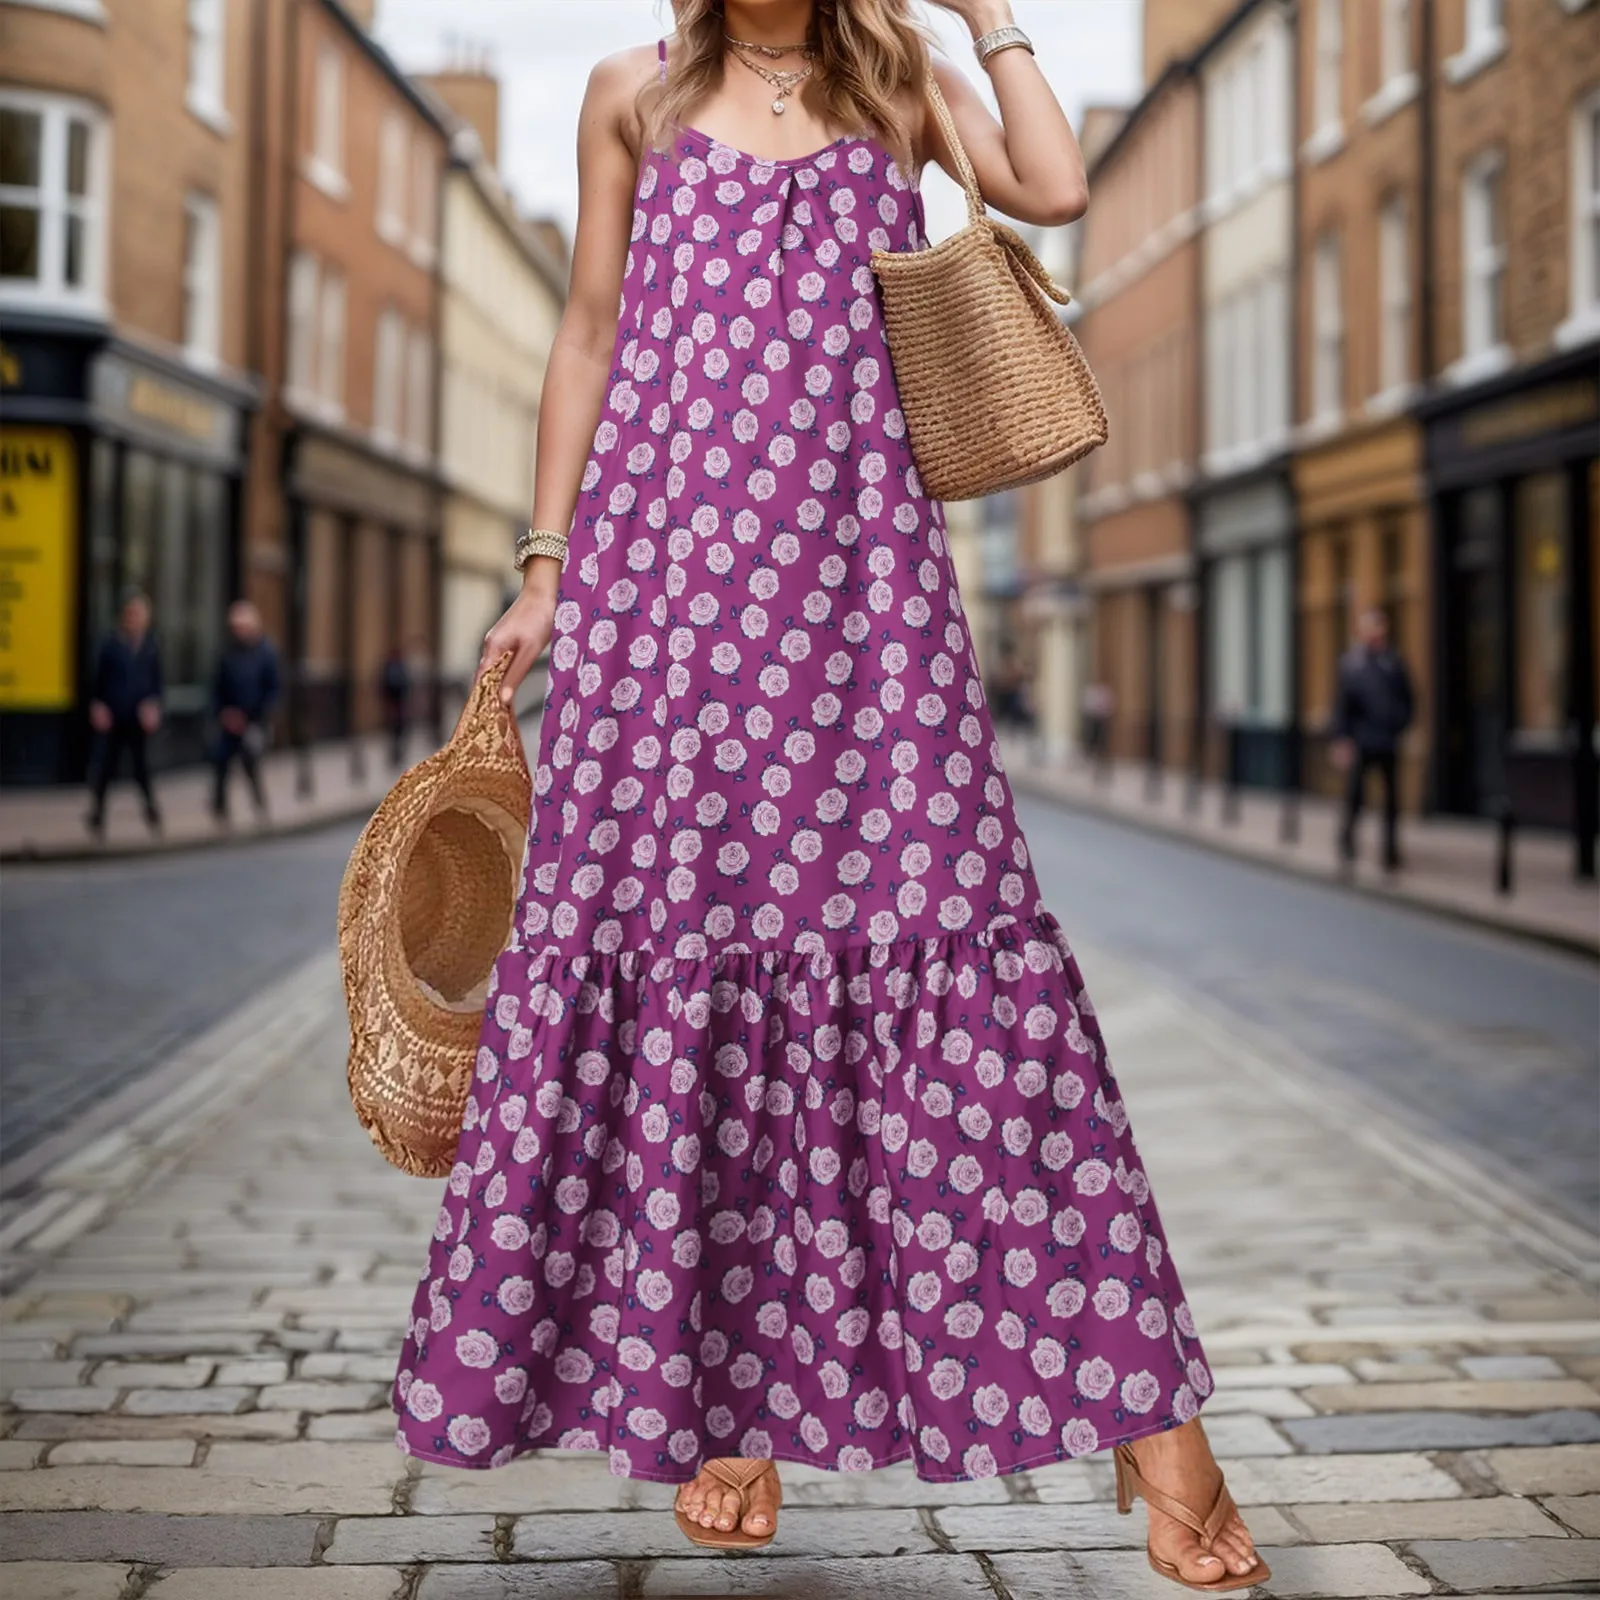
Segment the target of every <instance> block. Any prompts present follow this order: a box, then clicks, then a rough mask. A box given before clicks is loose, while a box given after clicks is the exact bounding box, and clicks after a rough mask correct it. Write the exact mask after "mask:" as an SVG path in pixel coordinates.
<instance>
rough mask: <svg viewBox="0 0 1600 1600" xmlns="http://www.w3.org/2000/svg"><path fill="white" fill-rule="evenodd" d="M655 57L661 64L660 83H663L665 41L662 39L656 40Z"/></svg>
mask: <svg viewBox="0 0 1600 1600" xmlns="http://www.w3.org/2000/svg"><path fill="white" fill-rule="evenodd" d="M656 57H657V59H658V60H659V61H660V62H661V81H662V82H663V83H665V82H666V81H667V41H666V40H665V39H664V38H662V39H657V40H656Z"/></svg>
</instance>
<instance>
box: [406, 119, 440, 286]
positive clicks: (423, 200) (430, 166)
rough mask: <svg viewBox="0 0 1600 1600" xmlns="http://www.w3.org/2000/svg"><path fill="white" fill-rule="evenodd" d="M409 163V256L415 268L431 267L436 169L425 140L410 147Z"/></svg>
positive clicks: (436, 211)
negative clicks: (410, 165)
mask: <svg viewBox="0 0 1600 1600" xmlns="http://www.w3.org/2000/svg"><path fill="white" fill-rule="evenodd" d="M411 161H412V167H411V230H412V231H411V245H412V249H411V253H412V256H413V257H414V258H415V259H416V261H417V262H418V264H419V265H421V266H431V265H432V263H433V250H434V237H433V236H434V231H435V225H436V219H437V216H438V202H437V192H438V184H439V168H438V166H437V164H436V163H435V161H434V159H433V151H432V150H430V149H429V148H428V141H427V140H426V139H418V140H417V142H416V144H415V145H414V146H413V147H412V156H411Z"/></svg>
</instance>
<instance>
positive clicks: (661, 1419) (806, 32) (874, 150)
mask: <svg viewBox="0 0 1600 1600" xmlns="http://www.w3.org/2000/svg"><path fill="white" fill-rule="evenodd" d="M943 3H944V4H945V5H946V7H947V9H949V10H951V11H953V12H956V13H957V14H959V15H960V16H961V17H962V19H963V20H964V21H965V22H966V23H967V24H968V25H969V27H970V28H971V31H972V33H973V36H974V39H975V41H976V42H978V43H979V44H980V46H981V47H982V48H983V49H984V50H986V51H987V50H988V49H990V48H992V47H995V46H997V45H1006V44H1008V41H1009V40H1010V36H1009V35H1003V36H1001V37H1000V38H995V37H991V36H992V35H993V34H994V33H995V30H997V29H1002V28H1005V27H1006V26H1007V25H1008V24H1010V22H1011V18H1010V14H1009V8H1008V6H1007V5H1006V4H1004V3H1003V0H943ZM675 11H676V22H677V32H676V34H675V35H674V36H673V38H672V39H671V40H670V41H661V42H660V43H659V45H658V46H648V47H645V48H643V49H640V50H632V51H625V52H623V53H622V54H620V55H618V56H614V57H612V58H611V59H609V60H606V61H604V62H602V63H601V64H600V65H599V66H598V67H597V68H596V69H595V71H594V73H593V75H592V77H591V79H590V82H589V86H588V90H587V94H586V96H585V100H584V105H583V112H582V120H581V125H580V130H579V141H578V162H579V175H580V184H581V204H580V210H579V219H578V229H577V237H576V245H575V252H574V260H573V271H572V291H571V299H570V301H569V303H568V306H567V310H566V313H565V316H564V318H563V321H562V325H561V331H560V334H559V336H558V338H557V340H556V342H555V347H554V349H553V351H552V355H551V360H550V368H549V374H548V377H547V379H546V386H545V393H544V399H543V404H542V406H541V410H540V431H539V458H538V460H539V464H538V480H537V484H536V493H535V504H534V529H533V530H530V533H529V534H528V535H525V536H524V545H523V550H522V554H523V555H525V556H526V557H527V559H526V565H525V567H524V578H523V588H522V592H521V593H520V595H519V596H518V597H517V599H516V600H515V602H514V603H513V604H512V605H511V607H510V608H509V610H508V611H507V612H506V614H505V615H504V616H503V617H502V618H501V620H500V621H499V622H498V623H496V625H495V626H494V627H493V628H492V629H491V630H490V632H489V634H488V637H487V638H486V640H485V643H484V650H483V663H482V665H483V666H487V665H488V664H489V663H490V662H492V661H496V660H499V659H501V658H502V657H504V656H506V655H507V654H509V656H510V665H509V669H508V671H507V675H506V680H505V689H504V693H505V695H506V697H507V699H508V700H509V697H510V695H511V693H512V691H513V689H514V688H515V685H516V684H517V682H518V681H519V680H520V679H521V678H522V676H523V675H524V674H525V673H526V671H527V669H528V667H529V665H530V664H531V663H532V662H533V661H534V659H535V658H536V657H537V656H538V655H539V653H540V652H541V651H542V650H543V649H544V648H545V646H546V644H547V643H550V644H551V654H550V661H551V670H550V692H549V699H548V702H547V705H546V710H545V714H544V718H543V725H542V729H541V733H540V739H539V749H538V755H537V759H536V762H535V767H534V807H533V816H532V822H531V826H530V833H529V842H528V852H527V857H526V862H525V866H524V875H523V884H522V894H521V898H520V901H519V904H518V909H517V915H516V922H515V928H514V931H513V934H512V938H511V941H510V946H509V948H508V949H507V950H506V951H505V953H504V954H503V955H502V956H501V958H500V960H499V962H498V964H497V966H496V969H495V973H494V977H493V979H492V986H491V993H490V996H489V1000H488V1004H487V1007H486V1014H485V1017H484V1025H483V1033H482V1039H481V1044H480V1048H479V1054H478V1070H477V1082H476V1083H475V1084H474V1086H473V1087H474V1094H473V1097H472V1099H471V1100H470V1101H469V1103H468V1107H467V1115H466V1121H465V1131H464V1133H463V1136H462V1141H461V1146H460V1151H459V1157H458V1162H457V1165H456V1168H455V1171H454V1173H453V1174H452V1177H451V1179H450V1181H449V1185H448V1191H447V1194H446V1197H445V1203H444V1206H443V1208H442V1210H441V1212H440V1216H439V1221H438V1225H437V1228H436V1231H435V1239H434V1244H433V1247H432V1250H431V1253H430V1258H429V1262H428V1265H427V1269H426V1271H425V1273H424V1276H423V1279H422V1283H421V1285H420V1286H419V1289H418V1293H417V1301H416V1307H415V1315H414V1317H413V1323H412V1331H411V1334H410V1336H409V1337H408V1339H407V1342H406V1346H405V1349H404V1352H403V1354H402V1358H401V1367H400V1372H399V1376H398V1379H397V1384H396V1406H397V1409H398V1411H399V1413H400V1417H401V1428H400V1435H399V1438H400V1442H401V1444H402V1446H403V1447H404V1448H406V1449H408V1450H410V1451H411V1452H412V1453H413V1454H416V1455H418V1456H421V1457H425V1458H427V1459H429V1460H434V1461H442V1462H448V1463H451V1464H453V1465H457V1466H493V1465H498V1464H500V1463H502V1462H504V1461H508V1460H510V1459H511V1458H512V1457H514V1456H516V1455H518V1454H520V1453H521V1452H523V1451H525V1450H529V1449H536V1448H567V1449H573V1448H577V1449H602V1448H603V1449H607V1450H608V1451H609V1452H610V1458H611V1463H612V1467H613V1470H614V1471H616V1472H618V1473H621V1474H625V1475H632V1476H636V1477H643V1478H652V1479H657V1480H661V1481H667V1482H676V1483H680V1484H684V1485H685V1487H683V1488H682V1489H681V1490H680V1493H679V1497H678V1501H677V1513H678V1519H679V1523H680V1525H681V1526H682V1527H683V1528H684V1530H685V1532H686V1533H688V1534H689V1536H690V1537H691V1538H693V1539H695V1540H696V1541H697V1542H700V1543H705V1544H711V1545H715V1546H719V1547H730V1546H733V1545H747V1544H760V1543H765V1542H767V1541H768V1540H769V1539H770V1538H771V1537H772V1535H773V1532H774V1530H775V1527H776V1522H777V1512H778V1505H779V1499H780V1489H779V1483H778V1477H777V1473H776V1471H775V1470H774V1468H773V1465H772V1464H773V1462H775V1461H778V1460H787V1461H802V1462H809V1463H811V1464H813V1465H818V1466H825V1467H836V1468H843V1469H864V1468H868V1467H872V1466H880V1465H884V1464H886V1463H888V1462H892V1461H899V1460H905V1459H908V1458H909V1459H911V1460H912V1461H914V1462H915V1464H916V1468H917V1470H918V1472H919V1473H920V1474H921V1475H922V1476H924V1477H927V1478H930V1479H936V1480H946V1481H951V1480H959V1479H964V1478H969V1477H980V1476H987V1475H990V1474H994V1473H997V1472H1012V1471H1017V1470H1020V1469H1023V1468H1026V1467H1029V1466H1033V1465H1038V1464H1041V1463H1046V1462H1050V1461H1055V1460H1058V1459H1061V1458H1063V1457H1066V1456H1069V1455H1080V1454H1083V1453H1086V1452H1088V1451H1092V1450H1096V1449H1104V1448H1106V1447H1108V1446H1113V1445H1118V1446H1130V1445H1131V1447H1132V1448H1131V1450H1129V1449H1124V1450H1122V1451H1120V1452H1119V1454H1118V1457H1117V1460H1118V1476H1119V1488H1120V1489H1121V1490H1122V1491H1123V1496H1122V1497H1123V1498H1124V1500H1126V1499H1127V1498H1128V1497H1129V1496H1131V1495H1132V1494H1133V1493H1135V1492H1140V1491H1144V1492H1146V1497H1147V1499H1150V1498H1152V1497H1153V1498H1154V1501H1155V1504H1154V1505H1152V1507H1151V1511H1150V1519H1151V1526H1150V1545H1151V1551H1152V1559H1153V1560H1155V1561H1156V1562H1157V1563H1158V1564H1159V1566H1160V1570H1163V1571H1165V1572H1167V1573H1168V1574H1169V1575H1170V1576H1173V1577H1176V1578H1178V1579H1179V1580H1180V1581H1184V1582H1187V1583H1189V1584H1191V1585H1204V1586H1208V1587H1219V1588H1220V1587H1230V1588H1233V1587H1241V1586H1243V1585H1244V1584H1245V1583H1248V1582H1251V1581H1259V1580H1260V1579H1261V1578H1262V1577H1263V1576H1265V1568H1264V1566H1262V1565H1261V1564H1260V1563H1258V1562H1257V1561H1256V1558H1255V1555H1254V1552H1253V1549H1252V1546H1251V1543H1250V1539H1249V1536H1248V1534H1247V1533H1246V1532H1245V1529H1244V1527H1243V1525H1242V1523H1241V1522H1240V1521H1239V1519H1238V1516H1237V1514H1236V1513H1235V1512H1234V1511H1233V1509H1232V1503H1231V1501H1229V1500H1227V1498H1226V1492H1225V1491H1224V1490H1223V1489H1222V1486H1221V1478H1220V1475H1219V1473H1218V1471H1217V1469H1216V1466H1215V1464H1214V1463H1213V1461H1212V1459H1211V1454H1210V1451H1209V1449H1208V1447H1207V1445H1206V1442H1205V1437H1204V1434H1203V1433H1202V1432H1201V1430H1200V1427H1199V1424H1198V1422H1197V1421H1196V1420H1195V1413H1196V1412H1197V1410H1198V1407H1199V1404H1200V1401H1201V1399H1202V1398H1203V1397H1204V1396H1205V1395H1206V1394H1207V1393H1209V1392H1210V1376H1209V1373H1208V1371H1207V1369H1206V1366H1205V1361H1204V1357H1203V1354H1202V1352H1201V1349H1200V1345H1199V1343H1198V1341H1197V1339H1196V1338H1195V1336H1194V1331H1193V1323H1192V1321H1191V1320H1190V1317H1189V1312H1188V1309H1187V1307H1186V1306H1185V1305H1184V1303H1183V1297H1182V1291H1181V1288H1180V1286H1179V1283H1178V1279H1177V1276H1176V1274H1175V1273H1174V1271H1173V1269H1172V1266H1171V1264H1170V1262H1169V1261H1168V1259H1167V1256H1166V1253H1165V1248H1164V1244H1163V1240H1162V1235H1161V1231H1160V1224H1159V1220H1158V1218H1157V1214H1156V1210H1155V1206H1154V1204H1153V1202H1152V1201H1151V1199H1150V1196H1149V1188H1148V1185H1147V1183H1146V1181H1145V1179H1144V1176H1143V1174H1142V1172H1141V1171H1140V1168H1139V1164H1138V1157H1137V1153H1136V1151H1135V1149H1134V1146H1133V1143H1132V1141H1131V1138H1130V1137H1129V1135H1128V1131H1127V1118H1126V1115H1125V1113H1124V1111H1123V1109H1122V1106H1121V1103H1120V1100H1119V1098H1118V1096H1117V1091H1116V1087H1115V1084H1114V1081H1113V1079H1112V1078H1111V1076H1110V1073H1109V1071H1108V1069H1107V1067H1106V1063H1105V1056H1104V1050H1103V1047H1102V1045H1101V1041H1100V1036H1099V1032H1098V1028H1097V1025H1096V1023H1095V1020H1094V1014H1093V1011H1092V1009H1091V1007H1090V1005H1089V1001H1088V998H1087V996H1086V995H1085V994H1084V993H1083V987H1082V983H1081V980H1080V977H1079V974H1078V969H1077V966H1076V963H1075V962H1074V961H1073V959H1072V956H1071V954H1070V952H1069V950H1068V948H1067V945H1066V941H1065V939H1064V937H1063V935H1062V933H1061V930H1060V927H1059V925H1058V924H1057V923H1056V921H1055V920H1054V918H1053V917H1052V916H1051V915H1050V914H1049V912H1048V911H1047V910H1046V909H1045V908H1044V906H1043V905H1042V903H1041V902H1040V899H1039V893H1038V887H1037V885H1036V883H1035V881H1034V878H1033V873H1032V869H1031V866H1030V863H1029V856H1028V851H1027V847H1026V844H1025V842H1024V840H1023V838H1022V835H1021V833H1020V831H1019V830H1018V827H1017V823H1016V819H1015V816H1014V814H1013V810H1012V802H1011V796H1010V792H1009V789H1008V786H1007V784H1006V781H1005V778H1004V776H1003V774H1002V772H1001V768H1000V762H999V757H998V752H997V750H996V747H995V743H994V734H993V728H992V725H991V722H990V717H989V713H988V711H987V710H986V707H985V701H984V696H983V692H982V688H981V686H980V683H979V678H978V673H977V668H976V664H975V662H974V659H973V655H972V648H971V643H970V640H969V638H968V635H967V631H966V628H965V626H964V624H963V621H962V615H961V609H960V602H959V599H958V597H957V594H956V588H955V579H954V574H953V571H952V568H951V563H950V555H949V549H948V545H947V543H946V541H945V536H944V518H943V514H942V511H941V509H940V507H939V505H938V504H937V503H936V502H933V501H930V500H929V499H928V498H927V497H926V496H925V495H924V493H923V491H922V488H921V485H920V482H919V480H918V477H917V474H916V470H915V467H914V465H913V463H912V458H911V454H910V448H909V443H908V440H907V437H906V429H905V424H904V421H903V419H902V417H901V413H900V411H899V409H898V402H897V396H896V393H895V387H894V374H893V371H892V368H891V366H890V362H889V354H888V348H887V345H886V343H885V340H884V334H883V326H882V319H881V316H880V310H879V302H878V300H877V296H876V288H875V284H874V280H873V277H872V273H871V270H870V266H869V263H868V257H869V252H870V251H871V250H872V249H874V248H880V249H889V250H909V249H914V248H917V247H919V246H920V245H922V244H923V243H924V238H923V216H922V205H921V200H920V197H919V195H918V192H917V189H916V186H915V174H916V173H917V172H918V171H919V170H920V166H921V163H922V162H923V161H925V160H935V161H938V162H939V163H940V164H941V165H943V166H945V167H946V168H947V169H949V168H950V167H951V165H952V160H951V157H950V154H949V152H948V151H947V150H945V149H944V148H943V147H942V142H941V139H940V136H939V134H938V131H937V127H936V124H935V121H934V119H933V117H932V115H931V114H930V113H928V112H927V110H926V108H925V98H924V92H923V74H924V72H925V71H926V70H928V66H927V63H928V55H927V45H926V42H925V40H924V38H923V36H922V35H921V34H920V33H919V32H918V31H917V30H916V29H915V27H914V26H913V24H912V22H911V21H910V18H909V12H908V3H907V0H849V3H848V4H846V3H844V0H725V5H724V3H723V0H678V3H677V4H676V5H675ZM986 66H987V70H988V71H989V72H990V73H991V75H992V78H993V81H994V85H995V90H996V93H997V96H998V100H999V103H1000V106H1001V110H1002V113H1003V121H1002V122H996V121H995V120H994V119H993V118H992V117H991V116H990V115H989V113H988V112H987V111H986V109H985V108H984V106H983V104H982V102H981V100H980V99H979V97H978V96H977V94H976V93H975V92H974V91H973V90H972V89H971V88H970V87H969V86H968V85H967V84H966V82H965V81H964V79H963V78H962V77H961V75H960V74H959V73H958V72H956V71H954V70H952V69H951V68H949V67H948V66H945V65H942V64H941V65H939V66H938V67H937V68H935V69H934V71H935V75H936V76H937V78H938V80H939V83H940V85H941V86H942V88H943V90H944V93H945V95H946V97H947V99H948V101H949V104H950V106H951V109H952V112H953V114H954V118H955V121H956V124H957V127H958V129H959V131H960V133H961V137H962V139H963V141H964V143H965V144H966V147H967V149H968V151H969V152H970V154H971V158H972V161H973V164H974V166H975V167H976V169H977V173H978V176H979V179H980V180H981V183H982V187H983V191H984V194H985V196H986V197H987V199H989V200H990V201H992V202H993V203H994V204H995V205H996V206H997V207H998V208H1000V209H1001V210H1003V211H1005V212H1007V213H1008V214H1010V215H1012V216H1015V217H1018V218H1021V219H1023V220H1024V221H1031V222H1040V223H1063V222H1067V221H1069V220H1071V219H1072V218H1073V217H1076V216H1078V215H1079V214H1080V213H1081V212H1082V211H1083V209H1084V206H1085V204H1086V197H1085V186H1084V177H1083V165H1082V160H1081V157H1080V155H1079V152H1078V148H1077V145H1076V142H1075V141H1074V139H1073V136H1072V133H1071V130H1070V129H1069V127H1068V125H1067V122H1066V119H1065V118H1064V116H1063V115H1062V112H1061V110H1060V108H1059V107H1058V106H1057V104H1056V102H1055V100H1054V98H1053V97H1052V95H1051V93H1050V90H1049V89H1048V87H1047V86H1046V84H1045V81H1044V79H1043V77H1042V76H1041V75H1040V73H1039V71H1038V69H1037V67H1036V66H1035V64H1034V61H1033V58H1032V55H1031V53H1030V52H1029V50H1027V49H1024V48H1016V47H1005V48H995V49H994V53H992V54H989V55H988V58H987V63H986ZM751 152H754V153H751ZM619 307H620V321H619ZM569 528H570V530H571V531H570V549H569V548H568V547H567V537H568V536H567V535H566V534H565V533H563V532H562V531H561V530H566V529H569ZM480 670H481V668H480ZM1135 1441H1136V1443H1135ZM1135 1463H1136V1464H1137V1465H1136V1470H1135ZM1141 1475H1142V1476H1141ZM1146 1484H1148V1486H1149V1487H1148V1489H1146ZM1041 1515H1048V1513H1047V1512H1041ZM1208 1519H1209V1520H1208Z"/></svg>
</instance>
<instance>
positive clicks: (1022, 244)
mask: <svg viewBox="0 0 1600 1600" xmlns="http://www.w3.org/2000/svg"><path fill="white" fill-rule="evenodd" d="M928 103H929V104H930V105H931V106H932V107H933V115H934V119H935V120H936V121H937V122H938V124H939V131H940V132H941V133H942V134H943V135H944V140H945V144H946V146H947V147H948V148H949V151H950V154H951V155H952V156H954V157H955V163H956V172H957V175H958V178H959V181H960V184H961V188H962V192H963V193H964V194H965V195H966V197H967V222H968V224H969V225H971V226H979V225H982V226H985V227H987V228H989V229H990V231H991V232H992V233H993V234H994V235H995V237H996V238H997V239H999V241H1000V243H1001V244H1002V245H1004V246H1005V247H1006V249H1008V250H1009V251H1010V252H1011V254H1012V255H1013V256H1015V257H1016V259H1017V262H1018V263H1019V265H1020V266H1021V267H1022V269H1023V271H1024V272H1026V273H1027V274H1028V276H1029V277H1030V278H1032V279H1033V281H1034V282H1035V283H1036V284H1038V286H1039V288H1040V289H1041V290H1042V291H1043V292H1044V293H1045V294H1047V295H1048V296H1049V297H1050V298H1051V299H1052V300H1054V301H1055V302H1056V303H1057V304H1058V305H1063V306H1064V305H1067V304H1069V303H1070V302H1071V300H1072V296H1071V295H1070V294H1068V293H1067V291H1066V290H1065V289H1063V288H1062V287H1061V285H1060V284H1058V283H1057V282H1056V281H1055V279H1054V278H1052V277H1051V276H1050V274H1049V273H1048V272H1046V271H1045V268H1044V263H1043V262H1042V261H1040V260H1039V258H1038V256H1036V255H1035V254H1034V253H1033V251H1032V249H1031V248H1030V247H1029V245H1028V243H1027V241H1026V240H1025V239H1023V237H1022V235H1021V234H1019V233H1017V232H1016V230H1015V229H1013V228H1008V227H1007V226H1006V225H1005V224H1004V223H996V222H994V221H993V220H992V219H991V218H990V217H989V215H988V213H987V212H986V211H985V210H984V205H983V191H982V190H981V189H980V188H979V187H978V175H977V173H976V172H974V171H973V170H972V162H971V160H970V159H969V158H968V156H967V147H966V146H965V145H964V144H962V142H961V135H960V134H959V133H957V132H956V124H955V118H954V117H952V116H951V115H950V107H949V105H948V104H947V103H946V101H945V98H944V91H943V90H942V89H940V87H939V81H938V79H937V78H935V77H934V75H933V71H932V69H931V68H930V69H929V71H928Z"/></svg>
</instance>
